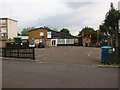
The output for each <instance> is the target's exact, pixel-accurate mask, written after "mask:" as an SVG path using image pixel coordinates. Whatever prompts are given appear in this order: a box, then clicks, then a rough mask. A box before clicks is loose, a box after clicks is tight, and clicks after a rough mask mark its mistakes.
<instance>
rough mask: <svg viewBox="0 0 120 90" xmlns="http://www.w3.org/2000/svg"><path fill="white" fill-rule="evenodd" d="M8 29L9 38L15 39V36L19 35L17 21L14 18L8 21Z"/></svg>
mask: <svg viewBox="0 0 120 90" xmlns="http://www.w3.org/2000/svg"><path fill="white" fill-rule="evenodd" d="M7 23H8V24H7V25H8V27H7V29H8V39H10V38H11V39H13V37H14V36H17V22H16V21H13V20H9V19H8V21H7Z"/></svg>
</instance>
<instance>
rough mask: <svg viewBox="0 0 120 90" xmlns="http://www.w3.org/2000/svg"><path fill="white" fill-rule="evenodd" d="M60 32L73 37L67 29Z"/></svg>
mask: <svg viewBox="0 0 120 90" xmlns="http://www.w3.org/2000/svg"><path fill="white" fill-rule="evenodd" d="M60 32H63V33H66V34H68V35H71V34H70V31H69V30H68V29H67V28H63V29H61V30H60Z"/></svg>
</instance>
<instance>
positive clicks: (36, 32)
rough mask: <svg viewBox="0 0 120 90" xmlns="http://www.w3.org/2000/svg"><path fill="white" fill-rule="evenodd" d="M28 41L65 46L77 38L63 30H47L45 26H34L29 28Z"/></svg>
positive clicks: (77, 40)
mask: <svg viewBox="0 0 120 90" xmlns="http://www.w3.org/2000/svg"><path fill="white" fill-rule="evenodd" d="M28 32H29V43H35V44H36V45H38V44H39V43H43V44H44V45H45V46H61V45H62V46H63V45H64V46H65V45H74V43H75V42H76V43H78V42H79V39H78V38H77V37H75V36H72V35H68V34H65V33H63V32H58V31H53V30H48V29H45V28H42V27H41V28H36V29H33V30H29V31H28Z"/></svg>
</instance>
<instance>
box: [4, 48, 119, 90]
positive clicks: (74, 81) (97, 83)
mask: <svg viewBox="0 0 120 90" xmlns="http://www.w3.org/2000/svg"><path fill="white" fill-rule="evenodd" d="M62 48H63V49H62ZM68 49H70V47H58V48H45V49H39V54H38V53H36V54H37V55H39V56H37V58H39V57H41V58H40V59H38V60H39V62H23V61H11V60H3V88H117V87H118V69H117V68H99V67H96V66H94V67H93V66H92V65H96V64H98V59H99V53H100V49H97V48H82V47H79V48H77V47H73V48H71V49H70V50H68ZM58 50H59V51H58ZM87 50H88V51H87ZM91 50H93V51H91ZM40 51H41V52H40ZM51 51H52V52H51ZM73 51H74V52H73ZM36 52H38V50H37V51H36ZM44 52H45V53H46V54H45V55H44ZM42 53H43V56H44V57H43V56H40V55H41V54H42ZM58 54H60V55H61V57H60V56H59V55H58ZM74 54H75V55H74ZM79 54H80V57H81V59H78V58H79ZM81 54H82V55H81ZM88 54H89V55H90V56H87V55H88ZM50 55H53V56H51V57H49V56H50ZM69 55H70V56H69ZM83 55H84V56H83ZM97 55H98V56H97ZM58 56H59V58H58ZM64 56H69V57H65V58H63V57H64ZM48 57H49V58H48ZM76 57H77V58H76ZM55 58H56V60H55ZM67 58H69V59H70V60H68V59H67ZM47 59H48V60H47ZM60 59H61V60H60ZM82 59H84V60H82ZM44 60H45V61H44ZM72 60H73V61H72ZM41 61H42V62H43V63H41ZM48 61H49V62H48Z"/></svg>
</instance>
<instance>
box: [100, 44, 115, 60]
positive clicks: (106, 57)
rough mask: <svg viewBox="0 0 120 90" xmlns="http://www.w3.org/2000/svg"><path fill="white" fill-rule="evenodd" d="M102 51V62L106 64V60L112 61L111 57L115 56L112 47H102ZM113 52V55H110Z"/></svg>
mask: <svg viewBox="0 0 120 90" xmlns="http://www.w3.org/2000/svg"><path fill="white" fill-rule="evenodd" d="M101 49H102V52H101V62H105V61H106V60H110V59H111V55H113V51H111V50H112V47H110V46H103V47H101ZM110 51H111V53H110ZM108 52H109V54H108Z"/></svg>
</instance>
